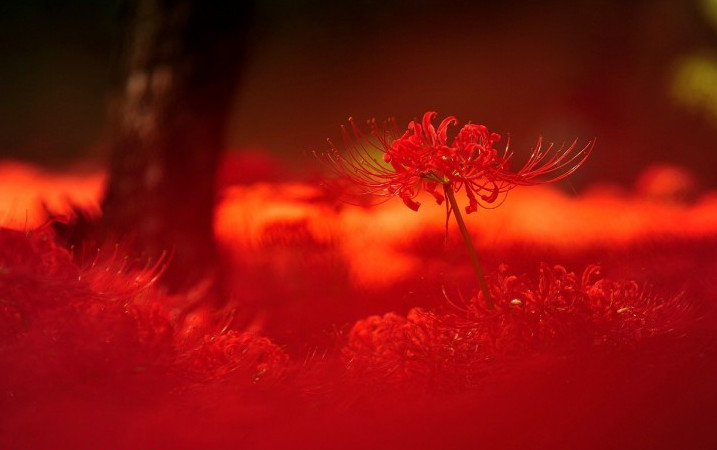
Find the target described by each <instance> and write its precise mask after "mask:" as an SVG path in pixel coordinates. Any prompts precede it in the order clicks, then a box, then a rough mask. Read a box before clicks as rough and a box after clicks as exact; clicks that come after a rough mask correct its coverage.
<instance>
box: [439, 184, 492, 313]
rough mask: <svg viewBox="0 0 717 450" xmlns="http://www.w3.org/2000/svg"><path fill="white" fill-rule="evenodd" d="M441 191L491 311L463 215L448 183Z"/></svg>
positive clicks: (481, 273) (490, 300)
mask: <svg viewBox="0 0 717 450" xmlns="http://www.w3.org/2000/svg"><path fill="white" fill-rule="evenodd" d="M443 191H444V192H445V193H446V197H447V198H448V201H449V202H450V203H451V209H452V210H453V216H454V217H455V218H456V222H458V228H459V229H460V230H461V235H462V236H463V241H464V242H465V243H466V247H467V248H468V256H469V257H470V259H471V264H473V270H475V273H476V277H478V285H479V286H480V290H481V292H483V297H484V298H485V305H486V307H487V308H488V309H493V307H494V305H493V299H492V298H491V296H490V291H489V290H488V283H487V282H486V280H485V275H484V274H483V268H482V267H481V264H480V260H479V259H478V253H476V249H475V247H473V242H472V241H471V237H470V235H469V234H468V228H467V227H466V223H465V222H464V221H463V215H462V214H461V210H460V208H459V207H458V202H456V195H455V193H454V192H453V186H451V184H450V183H443Z"/></svg>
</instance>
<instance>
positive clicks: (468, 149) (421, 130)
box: [327, 111, 593, 308]
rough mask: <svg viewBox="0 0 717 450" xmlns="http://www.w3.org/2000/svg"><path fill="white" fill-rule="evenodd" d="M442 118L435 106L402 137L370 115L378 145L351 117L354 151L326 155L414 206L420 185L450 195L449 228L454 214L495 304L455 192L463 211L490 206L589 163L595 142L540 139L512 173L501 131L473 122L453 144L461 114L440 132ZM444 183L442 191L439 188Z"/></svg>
mask: <svg viewBox="0 0 717 450" xmlns="http://www.w3.org/2000/svg"><path fill="white" fill-rule="evenodd" d="M436 116H437V114H436V113H435V112H433V111H429V112H427V113H425V114H424V115H423V120H422V122H421V123H418V122H415V121H413V122H411V123H409V124H408V130H406V132H405V133H404V134H403V136H401V137H400V138H392V136H391V134H394V135H398V133H397V132H396V130H395V124H393V123H392V125H394V126H393V128H394V130H392V132H391V133H389V132H387V130H386V127H385V126H384V129H383V130H380V129H379V127H378V125H377V124H376V121H375V120H372V121H369V127H370V129H371V134H372V135H373V136H374V138H375V139H378V142H379V144H380V145H376V144H370V141H369V140H368V139H366V137H365V136H364V134H363V133H362V132H361V130H360V129H359V127H357V126H356V123H355V122H354V121H353V120H352V119H349V122H350V123H351V126H352V128H353V134H354V139H353V141H352V140H351V137H350V136H349V133H348V132H347V131H346V128H343V132H344V140H345V141H346V144H347V147H348V152H347V153H345V154H342V153H341V152H340V151H338V150H337V149H336V147H335V146H333V145H332V149H333V152H332V153H331V154H329V155H328V158H327V159H328V162H329V163H330V165H331V167H332V168H333V170H334V171H335V172H337V173H338V175H340V176H343V177H347V178H348V179H349V180H350V181H353V183H354V184H355V186H357V187H358V188H359V189H360V190H361V191H362V192H364V193H368V194H374V195H378V196H383V197H393V196H398V197H400V198H401V199H402V200H403V202H404V203H405V204H406V206H408V207H409V208H411V209H412V210H414V211H416V210H418V208H419V207H420V206H421V204H420V203H419V202H417V201H416V200H415V198H416V196H417V195H418V193H419V192H420V190H421V189H423V190H425V191H426V192H429V193H430V194H432V195H433V197H434V198H435V199H436V202H438V204H441V203H443V201H444V200H445V199H446V197H448V204H447V205H446V227H448V219H450V216H451V214H453V216H454V217H455V218H456V222H457V223H458V228H459V229H460V231H461V235H462V237H463V240H464V242H465V244H466V247H467V249H468V255H469V257H470V260H471V264H472V265H473V269H474V271H475V273H476V277H477V278H478V284H479V285H480V288H481V292H482V293H483V298H484V300H485V302H486V306H487V307H488V308H493V301H492V299H491V295H490V290H489V289H488V284H487V282H486V279H485V276H484V274H483V269H482V267H481V263H480V261H479V258H478V254H477V252H476V250H475V248H474V247H473V243H472V242H471V238H470V234H469V233H468V229H467V227H466V224H465V222H464V220H463V216H462V215H461V212H460V210H459V208H458V202H457V201H456V196H455V193H456V192H458V191H460V190H465V193H466V196H467V197H468V206H466V208H465V210H466V213H467V214H470V213H472V212H475V211H477V210H478V207H479V206H481V207H483V208H487V207H488V206H487V205H489V204H493V203H495V201H496V200H498V198H500V196H501V194H505V193H507V192H508V191H509V190H511V189H513V188H514V187H515V186H520V185H531V184H541V183H551V182H554V181H558V180H561V179H563V178H565V177H567V176H568V175H570V174H571V173H573V172H574V171H575V170H576V169H577V168H578V167H580V165H582V163H583V162H585V160H586V159H587V157H588V156H589V155H590V152H591V151H592V148H593V145H592V143H590V144H588V145H587V146H585V147H584V148H583V149H582V150H580V151H579V152H576V153H574V152H573V150H574V149H575V144H576V142H577V141H574V142H573V143H572V144H571V145H570V146H569V147H567V148H564V147H560V148H559V149H558V150H556V151H554V152H553V145H552V144H550V145H548V147H547V148H545V149H544V148H543V146H542V140H538V145H537V146H536V147H535V149H534V150H533V153H532V154H531V155H530V158H529V159H528V162H527V163H526V164H525V165H524V166H523V167H522V168H521V169H520V170H518V171H517V172H511V171H510V169H509V167H508V162H509V161H510V159H511V157H512V156H513V154H512V153H511V152H510V151H509V150H508V145H506V147H505V150H504V151H503V154H502V155H499V154H498V151H497V150H496V149H495V148H494V147H493V144H495V143H496V142H498V141H500V135H499V134H497V133H491V132H489V131H488V128H486V127H485V126H483V125H475V124H471V123H469V124H466V125H464V126H463V128H461V129H460V131H459V132H458V134H457V135H456V137H455V138H454V139H453V140H452V141H451V142H450V143H449V142H448V141H449V139H448V127H449V126H451V125H457V124H458V119H456V118H455V117H453V116H448V117H446V118H445V119H443V121H441V123H440V125H438V129H437V130H436V128H435V127H434V126H433V123H432V122H433V119H434V118H435V117H436ZM365 143H369V144H368V145H372V146H373V147H374V149H376V150H379V151H380V152H382V153H383V157H382V159H383V161H379V160H378V158H377V157H375V156H374V155H373V154H372V152H371V149H370V148H367V147H366V145H367V144H365ZM439 186H440V187H442V188H443V193H440V192H438V191H437V189H438V187H439ZM444 194H445V195H444ZM446 229H447V228H446Z"/></svg>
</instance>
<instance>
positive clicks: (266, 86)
mask: <svg viewBox="0 0 717 450" xmlns="http://www.w3.org/2000/svg"><path fill="white" fill-rule="evenodd" d="M715 10H717V2H715V1H714V0H653V1H630V2H626V1H622V0H602V1H598V0H594V1H582V2H575V1H569V0H549V1H544V2H534V1H527V0H525V1H519V0H512V1H502V2H470V1H458V0H443V1H435V0H417V1H413V2H404V1H397V0H388V1H378V0H354V1H352V2H335V1H327V0H294V1H280V0H257V2H256V7H255V13H254V17H253V19H252V30H251V36H252V38H251V42H250V51H249V58H248V61H247V64H246V66H245V70H244V72H243V76H242V77H241V79H240V81H239V82H240V83H241V84H240V89H239V91H238V95H237V96H236V98H235V107H234V108H233V112H232V115H231V117H230V127H229V130H230V131H229V133H228V135H227V148H229V149H232V150H234V151H236V150H240V149H247V148H250V149H263V150H266V151H269V152H271V153H274V154H277V155H282V156H284V157H287V158H290V159H292V160H294V161H297V164H307V162H306V161H305V159H306V158H307V155H308V154H309V153H310V150H313V149H322V148H325V147H326V143H325V139H326V138H327V137H332V138H334V139H336V140H338V137H339V131H338V126H339V125H340V124H342V123H344V122H345V121H346V119H347V118H348V117H349V116H354V117H355V118H357V119H359V120H363V119H368V118H371V117H376V118H379V119H381V118H385V117H388V116H394V117H396V118H397V120H398V122H399V124H405V123H407V122H408V121H409V120H411V119H413V118H415V117H419V116H421V115H422V114H423V112H424V111H426V110H436V111H438V112H439V114H440V115H449V114H450V115H456V116H458V118H459V119H460V120H461V121H462V122H465V121H468V120H471V121H474V122H480V123H484V124H486V125H488V126H489V127H490V128H491V129H494V130H495V131H498V132H501V133H504V134H510V135H511V146H512V147H513V149H514V150H515V151H516V152H518V153H523V152H526V153H527V151H528V150H529V148H530V146H531V145H532V144H533V143H534V142H535V141H536V139H537V137H538V136H539V135H543V136H545V138H546V139H548V140H554V141H557V142H562V141H571V140H572V139H574V138H576V137H577V138H580V139H582V140H584V141H587V140H588V139H592V138H597V147H596V150H595V152H594V154H593V156H592V158H591V161H590V162H589V163H588V164H587V165H586V166H585V168H584V170H581V171H579V172H578V173H576V175H575V177H574V178H573V179H572V182H573V184H574V186H575V187H577V188H579V187H580V186H584V185H585V184H586V183H589V182H592V181H595V180H598V179H599V180H606V181H614V182H619V183H621V184H623V185H626V186H627V185H629V184H631V183H632V182H633V180H634V179H635V177H636V176H637V175H638V174H639V173H640V171H641V170H642V169H644V168H645V167H646V166H648V165H650V164H651V163H655V162H668V163H673V164H677V165H680V166H683V167H686V168H688V169H690V170H691V171H692V172H694V173H695V174H696V176H697V178H698V180H699V181H700V182H701V184H702V186H703V187H717V177H715V176H714V171H715V168H717V152H716V151H715V150H717V148H716V147H717V18H716V17H717V13H715ZM121 11H122V7H121V2H120V1H117V0H112V1H110V0H68V1H61V0H58V1H51V0H44V1H43V0H28V1H24V2H19V1H15V2H12V1H11V2H3V4H2V6H0V57H1V59H0V157H3V158H16V159H21V160H25V161H32V162H38V163H42V164H44V165H47V166H52V167H58V168H61V167H64V166H67V165H69V164H74V163H76V162H77V161H80V160H81V161H88V160H89V161H92V162H94V163H96V164H99V165H102V164H104V162H105V161H106V158H107V154H106V153H107V150H106V136H107V133H106V127H105V122H106V113H107V107H108V104H109V102H110V100H111V98H112V96H113V95H114V94H115V93H116V92H117V90H118V89H119V88H120V86H119V80H120V76H119V74H118V72H119V71H118V63H117V61H118V54H119V52H120V48H121V45H120V40H121V39H120V36H121V28H120V27H121V25H120V24H121V21H120V20H119V18H120V16H121ZM302 161H303V162H302Z"/></svg>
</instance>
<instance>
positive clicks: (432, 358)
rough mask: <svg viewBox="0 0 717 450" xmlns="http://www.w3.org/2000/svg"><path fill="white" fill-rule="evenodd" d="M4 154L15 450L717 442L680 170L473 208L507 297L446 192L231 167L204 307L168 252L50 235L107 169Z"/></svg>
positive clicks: (707, 236) (705, 202) (0, 381)
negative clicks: (323, 182)
mask: <svg viewBox="0 0 717 450" xmlns="http://www.w3.org/2000/svg"><path fill="white" fill-rule="evenodd" d="M227 164H230V163H227ZM234 166H237V167H238V168H239V169H241V167H239V166H241V164H238V165H237V164H234V165H232V167H234ZM0 172H1V173H2V177H0V214H2V215H1V216H0V217H2V225H3V228H2V229H0V323H1V325H0V366H1V367H0V411H2V420H0V447H2V448H13V449H20V448H118V449H119V448H147V449H150V448H253V449H277V448H386V449H388V448H425V449H435V448H444V449H448V448H450V449H454V448H455V449H460V448H465V449H472V448H506V449H508V448H551V449H552V448H565V449H568V448H570V449H572V448H587V449H604V448H645V449H647V448H650V449H656V448H664V449H672V448H714V447H716V446H717V434H716V433H715V431H714V430H715V429H716V428H715V427H717V416H716V415H715V413H714V411H715V408H717V385H715V383H714V380H715V379H716V378H717V315H716V314H715V312H716V311H715V306H716V305H717V288H716V287H715V280H717V262H715V261H716V260H715V258H714V254H715V252H717V193H715V192H701V193H699V194H695V195H694V196H692V198H690V197H689V196H687V197H685V196H684V195H683V194H684V191H685V190H688V191H689V190H690V189H691V186H690V177H689V174H684V173H682V172H680V171H678V170H676V169H674V168H670V167H654V168H651V169H648V170H647V171H645V173H644V176H642V177H641V178H640V179H639V180H638V181H637V182H636V184H635V188H634V189H632V190H630V191H621V190H619V189H617V188H611V187H609V186H598V185H595V186H593V187H592V188H589V189H587V190H585V191H583V192H582V193H580V194H578V195H572V196H571V195H567V194H565V193H563V192H561V191H559V190H558V189H557V188H554V187H551V186H534V187H531V188H525V189H522V188H518V189H515V190H512V191H511V192H510V194H509V197H510V198H509V199H508V201H506V202H505V203H504V204H503V205H502V206H501V207H500V208H498V209H493V210H482V209H481V210H478V211H477V212H476V213H475V214H470V215H468V216H466V217H465V220H466V222H467V228H468V230H470V233H471V236H470V237H471V239H472V241H473V243H474V244H475V247H476V250H477V252H478V253H479V254H480V255H481V256H482V263H483V264H484V267H485V272H486V278H487V281H488V286H489V289H490V293H491V296H492V298H493V299H494V301H495V306H494V308H486V307H485V306H484V304H483V303H481V302H479V301H477V298H478V294H477V292H478V286H477V283H476V280H475V275H474V273H473V271H472V268H471V265H470V263H469V261H468V258H467V254H466V249H465V247H464V245H463V241H462V239H461V236H460V234H459V232H458V231H459V230H458V229H455V228H454V227H453V226H449V227H448V231H446V209H445V208H444V207H443V206H438V205H436V204H435V202H433V201H431V200H433V199H434V197H433V196H432V195H431V193H430V192H421V193H415V194H416V197H415V198H416V200H417V201H420V202H421V203H422V204H423V207H422V208H421V209H420V211H417V212H414V211H412V210H410V209H409V208H406V206H405V205H404V204H403V203H402V202H401V201H400V200H399V199H394V200H390V201H387V202H385V203H382V204H380V205H377V206H365V205H364V206H362V205H348V204H345V203H342V202H340V201H337V200H336V199H335V198H333V197H332V196H331V195H327V193H326V192H325V191H324V190H323V189H322V188H321V187H320V186H319V184H318V183H316V182H311V181H307V180H303V181H295V182H289V181H279V179H278V178H277V177H272V176H267V177H266V179H265V180H255V182H253V183H251V184H239V183H228V184H227V183H225V184H227V185H226V186H225V187H224V188H223V190H222V193H221V199H220V201H219V202H218V204H217V207H216V221H215V232H216V235H217V239H218V241H219V243H220V248H221V253H222V267H223V270H224V271H225V279H226V280H227V286H226V287H225V289H226V291H227V293H228V294H227V297H228V299H229V300H228V302H227V303H226V304H225V305H224V306H222V307H214V306H209V304H206V306H203V307H200V308H197V309H194V310H191V311H187V310H186V308H185V307H184V305H187V304H191V303H192V302H193V299H194V298H195V297H197V296H200V295H201V293H202V289H203V286H202V285H199V286H197V287H196V289H194V290H191V291H189V292H183V293H179V294H172V295H169V294H167V293H165V292H163V290H162V289H161V286H160V285H159V284H158V283H156V280H157V278H158V277H161V275H162V261H159V262H154V263H153V262H151V261H150V262H146V263H145V264H140V265H139V266H138V265H137V264H132V263H131V262H130V261H128V259H127V258H126V257H125V256H124V254H123V251H122V243H121V242H118V243H116V245H115V246H105V247H103V248H102V249H101V250H99V251H94V249H77V248H73V249H67V248H64V247H63V246H62V245H61V243H60V242H59V241H58V240H57V239H56V235H55V234H54V231H53V227H52V223H48V222H46V215H45V212H44V211H45V208H48V209H49V210H51V211H53V213H54V214H56V215H57V216H58V217H60V218H59V219H55V220H64V219H62V217H63V215H64V216H65V217H66V219H67V220H70V219H71V217H72V211H73V208H74V207H80V208H81V209H83V210H84V211H88V213H89V214H99V213H98V212H97V211H98V208H97V206H96V205H97V203H98V201H99V198H100V195H101V191H102V183H103V175H102V174H101V173H94V172H93V173H84V174H82V175H72V176H70V175H66V174H52V173H46V172H42V171H41V170H40V169H36V168H33V167H30V166H24V165H20V164H15V163H5V164H3V165H2V166H0ZM429 190H430V189H429ZM426 197H427V198H426ZM401 198H403V196H401ZM407 198H408V197H407ZM413 198H414V193H411V196H410V200H411V201H413ZM404 201H406V198H404ZM42 202H44V203H45V206H43V204H42Z"/></svg>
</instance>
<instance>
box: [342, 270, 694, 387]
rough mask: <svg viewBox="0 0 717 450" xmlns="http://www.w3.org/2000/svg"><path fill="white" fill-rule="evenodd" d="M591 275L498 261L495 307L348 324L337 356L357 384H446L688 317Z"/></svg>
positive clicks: (678, 302) (673, 325) (624, 342)
mask: <svg viewBox="0 0 717 450" xmlns="http://www.w3.org/2000/svg"><path fill="white" fill-rule="evenodd" d="M598 272H599V268H598V267H597V266H594V265H592V266H589V267H588V268H587V269H586V270H585V271H584V273H583V275H582V277H579V276H576V275H575V274H574V273H572V272H568V271H566V270H565V268H563V267H562V266H555V267H554V268H550V267H548V266H547V265H543V266H542V267H541V269H540V276H539V278H538V281H537V283H534V282H532V281H531V280H529V279H528V278H526V277H517V276H512V275H508V274H507V273H506V271H505V269H504V268H502V269H501V273H500V274H499V275H498V276H496V277H495V278H494V279H493V280H492V286H491V288H492V289H491V290H492V295H493V298H494V299H495V301H496V308H495V309H485V308H484V307H483V306H481V305H480V304H478V303H477V302H469V303H468V304H466V305H462V306H457V307H456V310H454V311H449V312H444V313H436V312H429V311H425V310H422V309H420V308H415V309H412V310H411V311H409V313H408V314H407V315H406V316H405V317H404V316H401V315H398V314H395V313H389V314H385V315H383V316H372V317H369V318H367V319H365V320H362V321H359V322H357V323H356V324H355V325H354V327H353V328H352V330H351V332H350V333H349V339H348V343H347V344H346V346H345V347H344V348H343V355H344V357H345V358H346V361H347V364H348V366H349V369H350V373H352V374H353V375H354V376H355V377H356V379H357V380H361V381H360V382H362V383H365V382H366V380H369V379H373V380H375V381H376V384H381V383H385V384H387V385H389V386H393V387H396V386H403V387H410V385H413V386H417V387H419V388H421V387H422V388H429V389H436V388H438V389H447V390H451V391H453V390H461V389H465V388H466V387H470V386H471V385H474V384H475V383H476V382H477V381H478V380H480V379H481V378H482V377H483V376H484V375H485V374H487V373H491V372H494V371H495V370H496V369H495V367H494V365H495V364H496V363H500V362H510V361H516V360H521V359H524V358H525V357H529V356H534V355H565V356H568V355H571V354H576V353H584V352H585V351H586V350H589V349H590V348H596V347H597V348H606V347H607V348H629V347H631V346H633V345H635V344H636V343H638V342H639V341H640V340H642V339H643V338H646V337H649V336H656V335H661V334H665V333H669V332H671V331H673V332H674V330H675V329H680V328H682V327H684V326H685V324H686V321H687V320H688V318H689V317H691V315H690V312H689V311H686V310H685V303H684V302H683V301H682V299H681V298H680V297H676V298H672V299H670V300H663V299H656V298H653V297H651V296H649V295H646V294H645V292H644V291H643V290H642V289H640V288H639V287H638V286H637V285H636V284H635V283H634V282H617V281H612V280H609V279H605V278H600V277H599V276H598V275H599V274H598Z"/></svg>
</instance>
